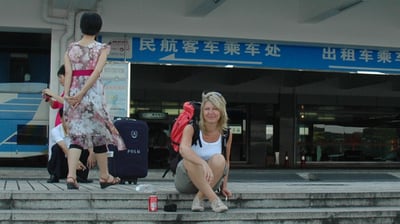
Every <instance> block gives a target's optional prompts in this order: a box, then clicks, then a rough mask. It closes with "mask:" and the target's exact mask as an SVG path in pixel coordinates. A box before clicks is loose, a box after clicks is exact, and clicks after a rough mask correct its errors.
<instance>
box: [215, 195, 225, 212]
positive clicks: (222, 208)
mask: <svg viewBox="0 0 400 224" xmlns="http://www.w3.org/2000/svg"><path fill="white" fill-rule="evenodd" d="M211 208H212V210H213V211H214V212H225V211H228V207H227V206H226V205H225V204H224V203H223V202H222V201H221V199H219V198H217V199H215V200H214V201H212V202H211Z"/></svg>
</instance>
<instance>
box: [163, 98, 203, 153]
mask: <svg viewBox="0 0 400 224" xmlns="http://www.w3.org/2000/svg"><path fill="white" fill-rule="evenodd" d="M200 106H201V103H200V102H196V101H187V102H185V103H184V104H183V111H182V112H181V113H180V114H179V116H178V117H177V118H176V119H175V121H174V123H173V124H172V129H171V133H170V138H171V146H172V149H173V150H174V151H175V152H178V151H179V145H180V144H181V140H182V134H183V129H184V128H185V127H186V126H187V125H188V124H191V125H193V128H194V130H195V133H194V135H193V139H192V143H193V144H197V143H196V141H197V140H198V137H199V123H198V122H199V120H200ZM200 145H201V143H200Z"/></svg>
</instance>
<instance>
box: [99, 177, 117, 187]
mask: <svg viewBox="0 0 400 224" xmlns="http://www.w3.org/2000/svg"><path fill="white" fill-rule="evenodd" d="M99 182H100V188H101V189H104V188H106V187H109V186H111V185H115V184H119V183H120V182H121V179H119V177H113V176H112V175H108V178H100V181H99Z"/></svg>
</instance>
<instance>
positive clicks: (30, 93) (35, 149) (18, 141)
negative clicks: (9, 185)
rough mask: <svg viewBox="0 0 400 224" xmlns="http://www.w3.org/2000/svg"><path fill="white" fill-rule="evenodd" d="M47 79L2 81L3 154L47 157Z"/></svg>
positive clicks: (0, 139) (0, 121)
mask: <svg viewBox="0 0 400 224" xmlns="http://www.w3.org/2000/svg"><path fill="white" fill-rule="evenodd" d="M44 88H47V83H34V82H12V83H0V158H13V159H15V158H32V157H47V154H48V132H49V131H48V129H49V105H48V104H47V103H46V102H45V101H44V100H43V98H42V94H41V92H42V89H44Z"/></svg>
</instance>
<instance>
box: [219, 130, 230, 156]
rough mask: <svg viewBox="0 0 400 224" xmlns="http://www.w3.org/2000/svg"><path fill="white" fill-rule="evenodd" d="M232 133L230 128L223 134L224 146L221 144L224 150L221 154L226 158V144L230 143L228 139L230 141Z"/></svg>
mask: <svg viewBox="0 0 400 224" xmlns="http://www.w3.org/2000/svg"><path fill="white" fill-rule="evenodd" d="M230 132H231V129H230V128H227V129H224V130H223V132H222V144H221V146H222V150H221V153H222V154H223V155H224V157H225V158H226V143H227V142H228V139H229V136H230Z"/></svg>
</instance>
